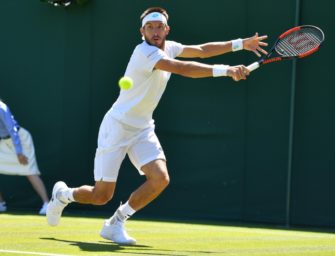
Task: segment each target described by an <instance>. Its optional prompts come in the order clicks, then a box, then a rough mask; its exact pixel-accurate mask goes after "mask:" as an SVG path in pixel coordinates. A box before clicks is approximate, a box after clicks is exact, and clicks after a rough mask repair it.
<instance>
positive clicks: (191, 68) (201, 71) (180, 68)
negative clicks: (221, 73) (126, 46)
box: [155, 57, 249, 81]
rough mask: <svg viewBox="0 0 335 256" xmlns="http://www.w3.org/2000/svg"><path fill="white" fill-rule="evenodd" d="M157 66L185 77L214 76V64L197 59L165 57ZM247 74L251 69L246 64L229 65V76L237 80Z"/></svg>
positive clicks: (244, 77)
mask: <svg viewBox="0 0 335 256" xmlns="http://www.w3.org/2000/svg"><path fill="white" fill-rule="evenodd" d="M155 68H156V69H160V70H164V71H167V72H170V73H173V74H177V75H181V76H185V77H190V78H204V77H213V69H214V65H208V64H203V63H200V62H195V61H180V60H176V59H171V58H167V57H165V58H162V59H161V60H159V61H158V62H157V63H156V65H155ZM247 75H249V70H248V69H247V68H246V67H245V66H244V65H237V66H228V67H227V76H229V77H231V78H233V79H234V80H235V81H239V80H241V79H243V80H244V79H246V76H247Z"/></svg>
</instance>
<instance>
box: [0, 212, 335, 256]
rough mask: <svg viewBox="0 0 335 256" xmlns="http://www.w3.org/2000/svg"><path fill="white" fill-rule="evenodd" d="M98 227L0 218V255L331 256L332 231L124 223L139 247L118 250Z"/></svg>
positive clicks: (92, 222)
mask: <svg viewBox="0 0 335 256" xmlns="http://www.w3.org/2000/svg"><path fill="white" fill-rule="evenodd" d="M102 222H103V221H102V218H92V217H87V218H84V217H63V218H62V220H61V223H60V226H58V227H49V226H48V225H47V224H46V219H45V217H43V216H36V215H10V214H1V215H0V255H2V256H7V255H11V256H13V255H29V254H27V253H32V254H30V255H60V254H61V255H158V256H162V255H174V256H186V255H192V256H193V255H207V256H216V255H223V256H232V255H238V256H246V255H255V256H264V255H271V256H277V255H278V256H279V255H280V256H298V255H299V256H310V255H315V256H331V255H332V256H333V255H335V234H334V233H331V232H328V233H326V232H324V233H323V232H316V231H314V232H312V231H296V230H285V229H270V228H259V227H241V226H229V225H225V224H221V225H219V223H213V224H212V225H210V224H199V223H197V224H192V223H181V222H179V223H178V222H160V221H144V220H129V221H128V223H127V229H128V231H129V233H130V234H131V235H132V236H134V237H135V238H136V239H137V242H138V244H137V245H135V246H119V245H116V244H114V243H112V242H109V241H107V240H104V239H102V238H100V236H99V231H100V228H101V226H102ZM38 253H40V254H38Z"/></svg>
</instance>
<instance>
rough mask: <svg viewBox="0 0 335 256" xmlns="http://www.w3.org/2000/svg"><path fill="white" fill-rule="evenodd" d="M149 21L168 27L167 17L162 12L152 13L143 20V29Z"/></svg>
mask: <svg viewBox="0 0 335 256" xmlns="http://www.w3.org/2000/svg"><path fill="white" fill-rule="evenodd" d="M149 21H160V22H162V23H163V24H165V25H167V19H166V17H165V16H164V15H163V14H161V13H160V12H152V13H149V14H148V15H147V16H145V17H144V18H143V20H142V27H144V25H145V24H147V22H149Z"/></svg>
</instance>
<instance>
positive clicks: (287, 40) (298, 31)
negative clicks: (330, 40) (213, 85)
mask: <svg viewBox="0 0 335 256" xmlns="http://www.w3.org/2000/svg"><path fill="white" fill-rule="evenodd" d="M324 40H325V36H324V33H323V32H322V30H321V29H320V28H318V27H315V26H311V25H304V26H298V27H294V28H291V29H290V30H288V31H286V32H284V33H283V34H281V35H280V36H279V37H278V39H277V40H276V42H275V43H274V44H273V46H272V48H271V50H270V51H269V53H268V54H267V55H265V56H263V57H262V58H261V59H260V60H258V61H256V62H254V63H252V64H250V65H249V66H248V67H247V68H248V69H249V71H254V70H255V69H257V68H259V67H260V66H261V65H264V64H268V63H271V62H276V61H281V60H287V59H294V58H304V57H306V56H308V55H311V54H312V53H314V52H316V51H317V50H319V48H320V46H321V44H322V42H323V41H324Z"/></svg>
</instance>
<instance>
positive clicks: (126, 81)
mask: <svg viewBox="0 0 335 256" xmlns="http://www.w3.org/2000/svg"><path fill="white" fill-rule="evenodd" d="M119 86H120V88H121V89H123V90H129V89H131V87H133V79H131V78H130V77H127V76H124V77H121V79H120V80H119Z"/></svg>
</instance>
